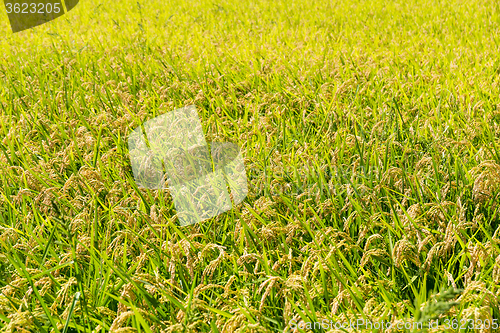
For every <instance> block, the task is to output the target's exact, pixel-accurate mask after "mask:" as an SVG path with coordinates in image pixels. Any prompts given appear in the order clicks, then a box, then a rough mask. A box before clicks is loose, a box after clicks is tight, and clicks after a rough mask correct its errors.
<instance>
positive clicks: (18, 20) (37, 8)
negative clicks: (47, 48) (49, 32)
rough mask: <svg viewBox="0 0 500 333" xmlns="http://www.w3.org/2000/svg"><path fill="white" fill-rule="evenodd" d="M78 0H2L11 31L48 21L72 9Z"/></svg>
mask: <svg viewBox="0 0 500 333" xmlns="http://www.w3.org/2000/svg"><path fill="white" fill-rule="evenodd" d="M78 1H79V0H64V4H63V3H62V1H61V0H4V4H5V9H6V11H7V16H8V17H9V21H10V26H11V28H12V32H14V33H15V32H20V31H23V30H26V29H29V28H33V27H36V26H38V25H41V24H44V23H47V22H50V21H52V20H55V19H56V18H58V17H60V16H62V15H64V14H65V13H67V12H68V11H70V10H71V9H73V8H74V7H75V6H76V5H77V4H78Z"/></svg>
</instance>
